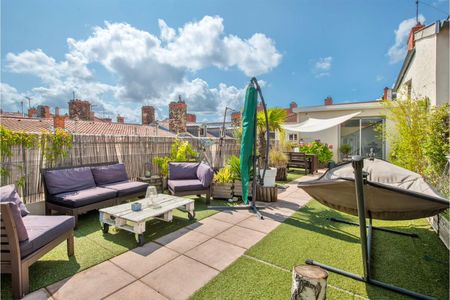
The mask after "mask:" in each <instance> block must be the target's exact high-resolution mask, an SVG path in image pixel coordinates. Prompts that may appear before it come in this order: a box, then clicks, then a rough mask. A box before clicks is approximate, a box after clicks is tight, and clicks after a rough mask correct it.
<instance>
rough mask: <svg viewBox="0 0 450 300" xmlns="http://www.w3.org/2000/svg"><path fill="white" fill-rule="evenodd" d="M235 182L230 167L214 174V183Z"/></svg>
mask: <svg viewBox="0 0 450 300" xmlns="http://www.w3.org/2000/svg"><path fill="white" fill-rule="evenodd" d="M233 180H234V178H233V175H232V173H231V167H230V166H225V167H223V168H222V169H220V170H219V172H217V173H216V174H214V182H216V183H232V182H233Z"/></svg>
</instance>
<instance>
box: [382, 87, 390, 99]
mask: <svg viewBox="0 0 450 300" xmlns="http://www.w3.org/2000/svg"><path fill="white" fill-rule="evenodd" d="M383 100H392V90H391V89H390V88H388V87H385V88H384V90H383Z"/></svg>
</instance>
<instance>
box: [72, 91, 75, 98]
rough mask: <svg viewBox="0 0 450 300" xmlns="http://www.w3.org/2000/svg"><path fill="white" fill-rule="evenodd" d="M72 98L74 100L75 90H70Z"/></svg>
mask: <svg viewBox="0 0 450 300" xmlns="http://www.w3.org/2000/svg"><path fill="white" fill-rule="evenodd" d="M72 100H75V91H72Z"/></svg>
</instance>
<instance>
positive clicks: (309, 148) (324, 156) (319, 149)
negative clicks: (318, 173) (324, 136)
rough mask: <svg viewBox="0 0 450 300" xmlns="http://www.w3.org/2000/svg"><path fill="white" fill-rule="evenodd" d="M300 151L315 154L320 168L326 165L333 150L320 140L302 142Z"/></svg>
mask: <svg viewBox="0 0 450 300" xmlns="http://www.w3.org/2000/svg"><path fill="white" fill-rule="evenodd" d="M300 152H302V153H306V154H315V155H317V158H318V160H319V166H320V167H322V168H323V167H326V166H327V164H328V162H329V161H330V160H331V159H332V158H333V152H332V151H331V150H330V149H329V148H328V145H327V144H322V143H321V142H320V141H314V142H311V143H308V144H304V145H303V146H301V147H300Z"/></svg>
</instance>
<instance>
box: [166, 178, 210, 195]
mask: <svg viewBox="0 0 450 300" xmlns="http://www.w3.org/2000/svg"><path fill="white" fill-rule="evenodd" d="M167 184H168V186H169V189H170V190H172V191H173V192H187V191H196V190H204V189H205V188H204V187H203V184H202V182H201V181H200V180H198V179H184V180H168V182H167Z"/></svg>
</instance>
